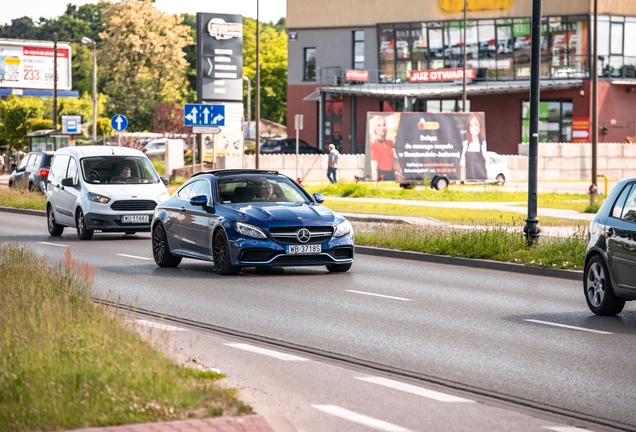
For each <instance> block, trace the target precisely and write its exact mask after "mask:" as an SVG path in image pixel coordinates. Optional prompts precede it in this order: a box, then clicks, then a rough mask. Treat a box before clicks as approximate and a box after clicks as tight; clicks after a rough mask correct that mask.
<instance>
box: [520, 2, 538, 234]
mask: <svg viewBox="0 0 636 432" xmlns="http://www.w3.org/2000/svg"><path fill="white" fill-rule="evenodd" d="M540 73H541V0H532V58H531V63H530V149H529V150H530V151H529V156H528V218H527V219H526V225H525V226H524V227H523V232H524V234H525V236H526V241H527V242H528V246H533V245H535V244H536V243H538V241H539V233H540V232H541V227H540V226H539V218H538V217H537V162H538V159H539V100H540V99H539V90H540V89H539V86H540Z"/></svg>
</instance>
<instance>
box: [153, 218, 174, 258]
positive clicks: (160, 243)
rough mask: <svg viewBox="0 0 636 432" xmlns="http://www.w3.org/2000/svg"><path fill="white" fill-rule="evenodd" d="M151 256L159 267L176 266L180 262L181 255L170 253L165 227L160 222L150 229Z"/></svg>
mask: <svg viewBox="0 0 636 432" xmlns="http://www.w3.org/2000/svg"><path fill="white" fill-rule="evenodd" d="M152 256H153V258H154V259H155V262H156V263H157V265H158V266H159V267H176V266H178V265H179V264H180V263H181V257H177V256H174V255H172V254H171V253H170V247H169V246H168V236H167V235H166V229H165V228H164V227H163V225H162V224H161V223H157V224H156V225H155V227H154V228H153V230H152Z"/></svg>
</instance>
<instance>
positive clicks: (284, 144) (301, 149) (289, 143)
mask: <svg viewBox="0 0 636 432" xmlns="http://www.w3.org/2000/svg"><path fill="white" fill-rule="evenodd" d="M260 153H261V154H296V138H269V139H266V140H265V141H263V142H262V143H261V145H260ZM298 154H324V152H323V151H322V150H320V149H319V148H317V147H314V146H311V145H309V144H308V143H307V142H305V141H303V140H301V139H299V140H298Z"/></svg>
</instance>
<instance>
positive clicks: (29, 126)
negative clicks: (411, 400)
mask: <svg viewBox="0 0 636 432" xmlns="http://www.w3.org/2000/svg"><path fill="white" fill-rule="evenodd" d="M24 125H25V127H26V130H27V132H35V131H39V130H47V129H53V121H52V120H48V119H36V118H32V119H28V120H27V121H26V122H25V123H24Z"/></svg>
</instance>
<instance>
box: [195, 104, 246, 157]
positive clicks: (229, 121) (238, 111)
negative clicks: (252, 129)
mask: <svg viewBox="0 0 636 432" xmlns="http://www.w3.org/2000/svg"><path fill="white" fill-rule="evenodd" d="M223 105H225V126H220V129H221V131H220V132H219V133H218V134H214V135H212V134H203V135H201V139H202V140H203V141H202V143H203V146H202V149H203V150H202V153H203V161H204V162H206V163H213V162H215V161H216V158H217V156H220V155H241V154H243V139H244V136H243V135H244V132H243V104H242V103H226V104H223Z"/></svg>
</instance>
